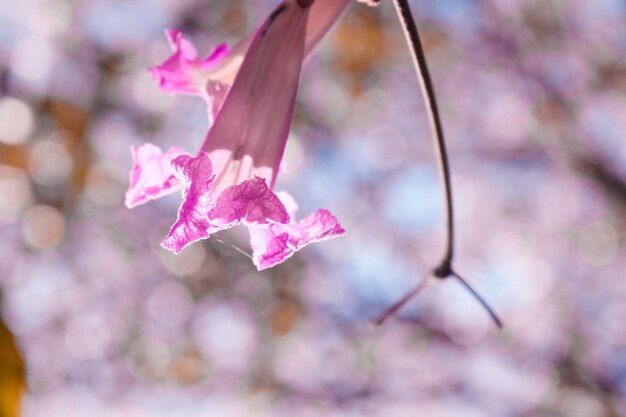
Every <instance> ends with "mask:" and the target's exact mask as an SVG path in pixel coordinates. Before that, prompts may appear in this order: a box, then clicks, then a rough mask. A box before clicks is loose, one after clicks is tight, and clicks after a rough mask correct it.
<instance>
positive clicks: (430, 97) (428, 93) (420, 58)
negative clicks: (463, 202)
mask: <svg viewBox="0 0 626 417" xmlns="http://www.w3.org/2000/svg"><path fill="white" fill-rule="evenodd" d="M394 5H395V6H396V12H397V13H398V18H399V19H400V22H401V23H402V27H403V29H404V35H405V37H406V40H407V43H408V45H409V49H410V50H411V57H412V58H413V65H414V66H415V70H416V72H417V78H418V80H419V83H420V86H421V91H422V96H423V98H424V103H425V105H426V111H427V112H428V118H429V121H430V128H431V131H432V134H433V140H434V143H435V152H436V156H437V161H438V163H439V175H440V178H441V181H442V182H443V186H444V187H443V188H444V199H445V207H446V210H445V212H446V244H445V248H444V255H443V258H442V259H441V261H440V263H439V265H438V266H437V267H436V268H435V270H434V271H433V275H434V276H435V277H437V278H440V279H444V278H448V277H450V276H454V277H455V278H456V279H457V280H458V281H459V282H460V283H461V284H462V285H463V286H464V287H465V288H466V289H467V290H468V291H469V292H470V293H471V294H472V295H473V296H474V297H475V298H476V299H477V300H478V302H479V303H480V304H481V305H482V306H483V308H484V309H485V310H486V311H487V313H489V316H490V317H491V319H492V320H493V321H494V323H495V324H496V325H497V326H498V327H499V328H502V322H501V321H500V319H499V318H498V316H497V315H496V314H495V312H494V311H493V309H492V308H491V307H490V306H489V304H487V302H486V301H485V300H484V299H483V298H482V297H481V296H480V295H479V294H478V292H476V291H475V290H474V289H473V288H472V287H471V286H470V285H469V283H468V282H467V281H465V280H464V279H463V278H462V277H461V276H460V275H459V274H457V273H456V272H455V271H454V269H452V258H453V256H454V209H453V204H452V180H451V177H450V163H449V160H448V151H447V150H446V141H445V138H444V135H443V127H442V124H441V117H440V116H439V108H438V107H437V100H436V98H435V89H434V88H433V83H432V80H431V78H430V72H429V71H428V65H427V63H426V55H425V54H424V47H423V46H422V42H421V41H420V36H419V32H418V31H417V25H416V24H415V20H414V19H413V14H412V13H411V8H410V7H409V2H408V0H394ZM427 280H428V279H425V280H424V281H422V283H420V284H419V285H417V286H416V287H415V288H413V289H412V290H411V291H409V292H408V293H407V294H406V295H405V296H404V297H402V298H401V299H400V300H398V301H397V302H396V303H394V304H392V305H391V306H390V307H388V308H387V309H386V310H385V311H383V313H382V314H381V315H379V316H378V318H377V319H376V320H375V321H374V322H373V323H374V325H380V324H382V323H383V322H384V321H385V320H386V319H387V318H389V317H390V316H392V315H393V314H394V313H396V312H397V311H398V310H399V309H400V308H401V307H402V306H404V305H405V304H406V303H407V302H408V301H409V300H410V299H411V298H412V297H413V296H415V295H416V294H417V293H418V292H419V291H421V290H422V288H424V286H425V284H426V282H427Z"/></svg>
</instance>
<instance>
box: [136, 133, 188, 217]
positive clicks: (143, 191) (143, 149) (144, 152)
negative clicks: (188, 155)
mask: <svg viewBox="0 0 626 417" xmlns="http://www.w3.org/2000/svg"><path fill="white" fill-rule="evenodd" d="M131 152H132V154H133V167H132V169H131V171H130V185H129V187H128V191H126V201H125V204H126V207H128V208H133V207H136V206H138V205H140V204H143V203H146V202H148V201H149V200H154V199H157V198H160V197H163V196H165V195H167V194H171V193H173V192H174V191H177V190H179V189H180V188H181V184H180V181H178V180H177V179H176V178H175V177H174V171H173V170H172V168H171V165H170V163H171V162H172V160H173V159H174V158H176V157H177V156H179V155H181V154H183V153H184V152H183V151H182V149H179V148H176V147H171V148H170V149H169V150H168V151H167V152H165V153H163V151H161V149H160V148H159V147H158V146H155V145H153V144H152V143H146V144H144V145H142V146H133V147H131Z"/></svg>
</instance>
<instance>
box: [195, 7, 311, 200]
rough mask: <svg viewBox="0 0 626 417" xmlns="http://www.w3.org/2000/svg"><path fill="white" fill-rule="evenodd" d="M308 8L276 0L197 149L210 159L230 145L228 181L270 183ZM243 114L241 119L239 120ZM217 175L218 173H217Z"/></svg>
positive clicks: (284, 134)
mask: <svg viewBox="0 0 626 417" xmlns="http://www.w3.org/2000/svg"><path fill="white" fill-rule="evenodd" d="M308 13H309V9H304V8H302V7H301V6H299V4H298V3H297V2H296V1H292V2H288V3H282V4H280V5H279V6H278V7H277V8H276V9H275V11H274V12H273V13H272V15H271V16H270V17H269V18H268V19H267V20H266V21H265V23H263V25H261V27H260V28H259V29H258V31H257V33H256V35H255V37H254V39H253V40H252V43H251V45H250V48H249V49H248V53H247V54H246V55H245V58H244V61H243V63H242V64H241V68H240V69H239V72H238V74H237V77H236V78H235V81H234V83H233V85H232V87H231V89H230V92H229V93H228V96H227V97H226V100H225V101H224V104H223V105H222V107H221V110H220V112H219V114H218V115H217V117H216V119H215V123H214V124H213V126H212V127H211V129H210V130H209V133H208V134H207V138H206V140H205V143H204V144H203V146H202V150H203V151H205V152H207V153H208V154H209V156H210V157H211V160H215V161H217V160H223V159H224V158H222V157H221V156H219V155H218V154H223V153H224V151H225V150H226V151H230V154H229V158H230V160H229V161H228V162H227V165H237V166H238V167H237V168H236V169H233V167H232V166H224V165H221V166H220V165H216V167H215V168H216V171H217V172H219V173H221V172H223V171H226V170H227V171H228V173H229V174H228V181H229V183H230V184H237V183H240V182H242V181H244V180H246V179H249V178H253V177H254V176H255V175H258V176H262V177H263V178H265V179H266V180H267V181H268V185H269V187H270V188H271V187H272V186H273V184H274V181H275V178H276V174H277V173H278V169H279V166H280V161H281V159H282V156H283V151H284V149H285V144H286V141H287V137H288V135H289V127H290V125H291V118H292V114H293V108H294V104H295V98H296V92H297V88H298V83H299V80H300V71H301V68H302V59H303V57H304V41H305V31H306V25H307V19H308ZM242 120H245V121H246V122H245V123H242ZM220 181H221V178H220Z"/></svg>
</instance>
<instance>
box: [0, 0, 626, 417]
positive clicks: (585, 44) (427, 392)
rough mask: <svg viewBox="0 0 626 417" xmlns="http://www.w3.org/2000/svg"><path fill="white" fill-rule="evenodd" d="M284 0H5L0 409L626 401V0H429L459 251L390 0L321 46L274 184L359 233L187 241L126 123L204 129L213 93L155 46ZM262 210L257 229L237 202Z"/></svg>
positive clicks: (386, 409) (545, 408)
mask: <svg viewBox="0 0 626 417" xmlns="http://www.w3.org/2000/svg"><path fill="white" fill-rule="evenodd" d="M275 3H276V2H275V1H260V0H254V1H251V0H249V1H247V0H231V1H218V0H202V1H199V0H82V1H71V0H21V1H19V2H10V1H9V0H0V294H1V297H0V299H1V301H0V303H1V304H0V307H1V315H0V318H1V321H0V416H2V417H13V416H16V415H18V413H19V410H20V409H21V415H23V416H47V417H50V416H63V417H68V416H131V417H140V416H168V417H171V416H220V417H238V416H249V415H255V416H277V417H280V416H298V417H306V416H328V417H339V416H350V417H356V416H386V417H387V416H389V417H405V416H407V417H408V416H411V417H415V416H418V417H419V416H428V417H433V416H435V417H436V416H445V417H456V416H458V417H461V416H462V417H475V416H476V417H479V416H494V417H508V416H511V417H514V416H520V417H521V416H537V417H539V416H567V417H596V416H597V417H603V416H606V417H615V416H625V415H626V326H624V320H626V276H625V274H626V272H625V271H626V248H625V241H626V240H625V237H626V221H625V220H626V215H625V214H626V210H625V209H626V140H624V133H623V132H626V94H625V93H626V62H625V60H624V57H625V56H626V36H624V27H625V26H626V2H625V1H623V0H596V1H593V2H591V1H588V0H526V1H523V0H498V1H490V0H438V1H428V0H416V1H412V5H413V7H414V13H415V15H416V18H417V22H418V27H419V28H420V30H421V32H422V35H423V37H424V43H425V47H426V53H427V57H428V60H429V65H430V68H431V71H432V75H433V79H434V83H435V88H436V91H437V93H438V98H439V102H440V106H441V110H442V116H443V122H444V128H445V131H446V133H447V139H448V146H449V151H450V157H451V163H452V172H453V183H454V198H455V203H456V208H457V216H458V217H457V227H458V238H457V244H458V249H457V253H458V255H457V256H458V258H457V260H456V267H457V269H458V270H459V272H461V273H462V274H463V275H465V276H466V278H467V279H468V280H469V281H470V282H471V283H472V284H473V285H474V286H475V287H476V288H477V289H478V290H479V291H480V292H481V293H482V294H483V295H484V296H485V298H487V299H488V300H489V302H490V303H491V304H492V306H493V307H494V309H495V310H496V311H497V312H498V313H499V314H500V316H501V318H502V319H503V321H504V322H505V330H504V331H502V332H498V331H497V330H496V329H495V326H493V324H492V323H491V322H490V321H489V318H488V317H487V315H486V314H485V312H484V311H483V310H482V309H481V308H480V306H479V305H477V303H476V302H475V301H474V300H473V299H472V298H471V297H470V296H469V295H468V294H467V293H466V292H464V291H463V289H462V288H461V287H460V286H459V285H458V284H457V283H456V282H453V281H442V282H433V284H432V285H430V286H428V287H427V288H426V289H425V290H423V291H422V293H421V294H420V295H418V296H417V297H416V298H415V299H414V300H413V301H412V302H411V303H410V304H408V305H407V306H406V308H404V309H403V310H402V311H401V312H400V314H398V315H397V317H395V318H393V319H391V320H389V321H388V322H387V323H386V324H385V325H384V326H382V327H381V328H373V327H371V325H370V320H371V319H372V318H373V317H375V316H376V315H377V314H378V313H380V312H381V311H382V310H383V309H384V308H385V307H387V306H388V305H389V304H390V303H392V302H394V301H395V300H396V299H397V298H398V297H400V296H401V295H403V294H404V292H405V291H407V290H408V289H409V288H411V287H412V286H414V285H415V284H416V283H418V282H419V281H420V280H422V279H424V278H425V277H426V276H427V275H428V272H429V271H430V270H431V268H432V267H433V266H435V264H436V262H437V261H438V260H439V257H440V254H441V250H442V245H443V233H442V232H443V213H442V201H441V190H440V185H439V182H438V178H437V166H436V161H435V160H434V157H433V155H434V154H433V149H432V143H431V139H430V131H429V128H428V123H427V117H426V114H425V111H424V106H423V104H422V101H421V95H420V92H419V89H418V84H417V82H416V79H415V76H414V73H413V69H412V66H411V62H410V58H409V54H408V52H407V50H406V48H405V45H404V39H403V37H402V32H401V30H400V28H399V26H398V23H397V19H396V16H395V12H394V10H393V7H392V5H391V1H389V0H387V1H383V3H384V4H382V5H381V6H380V7H378V8H369V7H367V6H364V5H363V4H360V3H356V2H355V3H354V4H352V5H350V7H349V8H348V11H347V13H346V14H345V15H344V16H343V18H342V20H341V21H340V22H339V24H338V25H337V26H336V27H335V28H334V30H333V31H332V32H331V33H330V34H329V36H327V37H326V38H325V40H324V41H323V42H322V44H321V45H320V47H319V48H318V50H317V52H316V54H315V55H314V56H313V57H312V59H311V60H310V61H309V62H308V63H307V65H306V68H305V70H304V74H303V81H302V87H301V91H300V94H299V98H298V105H297V110H296V115H295V118H294V123H293V130H292V137H291V138H290V140H289V144H288V148H287V152H286V162H287V164H288V167H289V172H287V173H286V174H283V175H282V176H281V177H279V183H278V186H277V187H276V188H277V190H281V189H284V190H287V191H289V192H290V193H292V194H293V195H294V196H295V197H296V199H297V200H298V201H299V203H300V206H301V213H302V214H305V213H308V212H311V211H313V210H315V209H317V208H320V207H324V208H328V209H329V210H331V211H332V212H333V213H335V214H336V215H337V217H338V218H339V220H340V221H341V222H342V224H343V226H344V227H345V229H346V230H347V231H348V234H347V235H346V236H344V237H341V238H338V239H335V240H332V241H329V242H324V243H319V244H315V245H311V246H309V247H307V248H306V249H304V250H302V251H301V252H300V253H299V254H297V255H296V256H294V257H293V258H291V259H290V260H289V261H287V262H286V263H284V264H282V265H280V266H278V267H276V268H274V269H271V270H269V271H266V272H262V273H259V272H257V271H256V269H255V268H254V266H253V265H252V263H251V262H250V260H249V259H248V258H246V257H245V256H244V255H242V254H241V253H240V252H238V251H237V250H236V249H235V248H233V246H232V245H234V246H236V247H237V248H240V249H242V250H244V251H249V247H248V246H247V245H248V243H247V241H248V239H247V232H246V231H245V230H240V229H236V230H232V231H227V232H223V233H221V234H219V235H218V236H217V237H218V238H219V239H220V240H219V241H218V240H215V239H209V240H207V241H205V242H203V243H197V244H194V245H192V246H191V247H189V248H187V249H186V250H185V251H183V252H182V253H181V254H180V255H178V256H174V255H172V254H171V253H169V252H167V251H165V250H163V249H161V248H160V247H159V242H160V241H161V239H162V237H163V236H164V235H165V233H166V232H167V230H168V228H169V226H170V225H171V224H172V223H173V222H174V220H175V218H176V211H177V207H178V205H179V203H180V197H179V196H178V195H174V196H171V197H168V198H166V199H162V200H159V201H156V202H153V203H151V204H148V205H145V206H141V207H139V208H137V209H134V210H128V209H126V208H125V207H124V205H123V194H124V192H125V190H126V187H127V185H128V172H129V169H130V166H131V156H130V151H129V147H130V146H131V145H139V144H141V143H143V142H146V141H152V142H154V143H156V144H158V145H160V146H161V147H163V148H167V147H169V146H171V145H177V146H180V147H183V148H186V149H190V150H191V149H195V148H197V146H198V145H199V144H200V143H201V141H202V139H203V138H204V136H205V133H206V130H207V120H206V109H205V105H204V103H203V102H202V100H199V99H196V98H193V97H183V96H177V97H174V96H168V95H165V94H162V93H160V92H159V91H158V90H157V88H156V86H155V85H154V83H153V82H152V80H151V79H150V78H149V76H148V74H147V72H146V68H147V67H149V66H151V65H155V64H157V63H160V62H162V61H163V60H164V59H165V58H166V57H168V56H169V47H168V45H167V42H166V39H165V37H164V35H163V31H164V29H166V28H180V29H183V30H184V31H185V32H186V33H187V34H188V35H189V36H190V37H191V39H193V41H194V42H195V43H196V45H197V46H198V49H199V51H200V53H201V54H206V53H207V52H208V51H210V50H211V48H212V47H213V46H214V45H216V44H217V43H220V42H222V41H228V42H229V43H230V44H231V45H232V44H234V43H235V42H237V40H239V39H241V38H242V37H243V36H245V35H246V34H247V33H249V32H250V31H252V30H253V29H254V28H255V27H256V26H257V25H258V24H259V23H260V22H261V21H262V20H263V19H264V18H265V17H266V16H267V14H268V13H269V12H270V11H271V10H272V8H273V7H274V5H275ZM242 229H243V228H242Z"/></svg>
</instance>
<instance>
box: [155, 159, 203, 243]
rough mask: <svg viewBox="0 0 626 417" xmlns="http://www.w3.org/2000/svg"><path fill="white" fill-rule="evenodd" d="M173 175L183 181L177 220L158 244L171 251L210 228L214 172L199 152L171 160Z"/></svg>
mask: <svg viewBox="0 0 626 417" xmlns="http://www.w3.org/2000/svg"><path fill="white" fill-rule="evenodd" d="M172 167H173V168H174V171H175V173H176V177H177V178H178V179H179V180H180V181H181V182H182V183H183V184H184V185H185V190H184V195H183V203H182V204H181V206H180V209H179V210H178V220H177V221H176V223H174V226H172V229H171V230H170V232H169V233H168V235H167V236H166V237H165V239H164V240H163V242H162V243H161V246H163V247H164V248H166V249H169V250H171V251H172V252H174V253H178V252H180V251H181V250H182V249H183V248H184V247H185V246H187V245H189V244H191V243H193V242H195V241H197V240H200V239H206V238H207V237H209V235H210V234H211V233H212V232H213V230H212V227H211V224H210V223H209V217H208V212H209V210H210V209H211V208H212V205H213V204H212V200H211V195H210V190H211V184H212V183H213V179H214V178H215V176H214V175H213V168H212V166H211V161H210V160H209V157H208V156H207V155H206V154H205V153H204V152H200V154H199V155H198V156H197V157H195V158H194V157H192V156H190V155H181V156H179V157H178V158H176V159H174V160H173V161H172Z"/></svg>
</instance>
